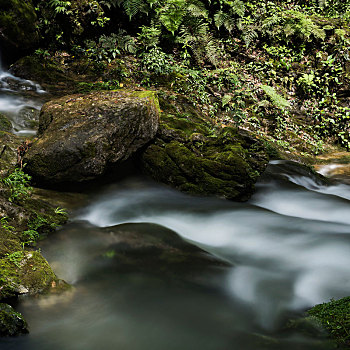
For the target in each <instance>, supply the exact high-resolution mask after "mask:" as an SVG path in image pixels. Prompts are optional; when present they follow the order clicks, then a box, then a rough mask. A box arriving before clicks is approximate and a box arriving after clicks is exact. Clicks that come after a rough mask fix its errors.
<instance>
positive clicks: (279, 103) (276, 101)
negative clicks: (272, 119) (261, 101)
mask: <svg viewBox="0 0 350 350" xmlns="http://www.w3.org/2000/svg"><path fill="white" fill-rule="evenodd" d="M260 87H261V89H262V90H263V91H264V92H265V94H266V95H267V96H268V97H269V98H270V100H271V103H272V104H273V105H274V106H275V107H277V108H279V109H285V108H286V107H290V103H289V102H288V100H286V99H285V98H284V97H282V96H281V95H279V94H278V93H277V92H276V90H275V89H274V88H273V87H272V86H268V85H261V86H260Z"/></svg>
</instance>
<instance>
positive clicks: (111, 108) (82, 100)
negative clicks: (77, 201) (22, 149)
mask: <svg viewBox="0 0 350 350" xmlns="http://www.w3.org/2000/svg"><path fill="white" fill-rule="evenodd" d="M158 119H159V106H158V100H157V98H156V97H155V95H154V93H152V92H146V91H136V92H131V91H101V92H93V93H90V94H86V95H81V94H80V95H71V96H65V97H62V98H59V99H56V100H53V101H50V102H48V103H47V104H45V105H44V106H43V108H42V111H41V114H40V122H39V123H40V124H39V138H38V140H37V141H36V142H34V144H33V145H32V146H31V148H30V150H29V152H28V154H27V156H26V160H25V162H26V163H27V167H26V169H27V171H28V172H29V173H30V174H31V175H33V176H34V177H35V179H37V180H39V181H42V182H45V183H48V184H57V183H62V182H67V183H72V182H83V181H86V180H92V179H94V178H96V177H98V176H100V175H102V174H104V173H105V172H106V170H107V168H108V166H109V165H114V164H116V163H120V162H123V161H125V160H127V159H128V158H129V157H130V156H131V155H132V154H134V153H135V152H136V151H137V150H138V149H140V148H141V147H142V146H144V145H145V144H147V143H148V142H149V141H150V140H152V138H153V137H154V136H155V134H156V131H157V128H158Z"/></svg>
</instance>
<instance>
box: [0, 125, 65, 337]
mask: <svg viewBox="0 0 350 350" xmlns="http://www.w3.org/2000/svg"><path fill="white" fill-rule="evenodd" d="M21 142H22V140H21V139H20V138H18V137H17V136H15V135H13V134H10V133H7V132H0V167H1V171H0V302H4V301H6V300H8V299H13V298H16V297H17V296H19V295H23V294H25V295H36V294H40V293H48V292H51V291H52V292H53V291H55V292H58V291H60V290H64V289H66V288H68V285H67V284H66V283H65V282H64V281H61V280H59V279H58V277H57V276H56V275H55V273H54V272H53V270H52V269H51V267H50V265H49V264H48V262H47V261H46V260H45V258H44V257H43V256H42V255H41V253H40V251H38V250H36V244H37V242H38V241H39V240H41V239H43V238H44V237H45V236H46V235H47V234H49V233H50V232H53V231H54V230H55V229H56V227H58V226H60V225H63V224H64V223H65V222H66V221H67V219H68V217H67V214H66V213H65V212H64V211H63V210H61V209H59V208H57V207H56V208H55V207H54V206H52V205H50V204H48V203H46V202H45V201H43V200H41V199H38V198H35V197H34V196H32V191H31V187H30V184H29V183H28V181H29V180H28V178H27V177H26V176H27V175H25V174H24V173H23V172H22V171H21V170H20V169H18V168H16V163H17V147H18V145H20V143H21ZM9 179H11V182H9V181H7V180H9ZM26 329H27V326H26V323H25V321H24V320H23V319H22V317H21V315H19V314H18V313H16V312H15V311H13V309H12V308H11V307H10V306H8V305H7V304H3V303H0V336H12V335H17V334H20V333H23V332H25V331H26Z"/></svg>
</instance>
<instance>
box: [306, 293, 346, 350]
mask: <svg viewBox="0 0 350 350" xmlns="http://www.w3.org/2000/svg"><path fill="white" fill-rule="evenodd" d="M308 314H309V315H311V316H313V317H315V318H316V319H317V320H318V321H319V322H320V323H321V324H322V325H323V326H324V327H325V328H326V329H327V330H328V331H329V333H330V335H331V336H332V337H333V338H335V339H336V340H337V342H339V343H340V344H346V345H349V343H350V297H347V298H343V299H340V300H331V301H330V302H328V303H324V304H320V305H316V306H315V307H313V308H312V309H311V310H309V311H308Z"/></svg>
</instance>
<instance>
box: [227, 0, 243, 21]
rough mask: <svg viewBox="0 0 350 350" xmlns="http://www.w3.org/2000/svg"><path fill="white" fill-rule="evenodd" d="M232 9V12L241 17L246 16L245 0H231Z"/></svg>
mask: <svg viewBox="0 0 350 350" xmlns="http://www.w3.org/2000/svg"><path fill="white" fill-rule="evenodd" d="M229 4H230V6H231V9H230V12H231V14H236V15H237V16H239V17H244V13H245V5H244V2H243V1H241V0H234V1H233V2H231V1H230V2H229Z"/></svg>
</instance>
